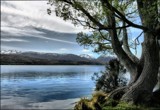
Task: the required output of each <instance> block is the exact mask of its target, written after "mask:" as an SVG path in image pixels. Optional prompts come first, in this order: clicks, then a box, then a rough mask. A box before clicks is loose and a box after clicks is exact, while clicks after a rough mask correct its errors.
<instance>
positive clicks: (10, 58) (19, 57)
mask: <svg viewBox="0 0 160 110" xmlns="http://www.w3.org/2000/svg"><path fill="white" fill-rule="evenodd" d="M112 58H113V57H104V56H103V57H99V58H97V59H95V58H92V57H90V56H89V55H84V54H83V55H80V56H78V55H74V54H58V53H39V52H17V51H13V50H12V51H3V52H1V65H23V64H24V65H103V64H105V63H106V62H108V61H109V60H110V59H112Z"/></svg>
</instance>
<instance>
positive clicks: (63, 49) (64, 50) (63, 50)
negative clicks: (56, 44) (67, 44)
mask: <svg viewBox="0 0 160 110" xmlns="http://www.w3.org/2000/svg"><path fill="white" fill-rule="evenodd" d="M60 51H62V52H66V51H68V49H66V48H61V49H60Z"/></svg>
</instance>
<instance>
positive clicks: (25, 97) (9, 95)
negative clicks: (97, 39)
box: [1, 65, 105, 109]
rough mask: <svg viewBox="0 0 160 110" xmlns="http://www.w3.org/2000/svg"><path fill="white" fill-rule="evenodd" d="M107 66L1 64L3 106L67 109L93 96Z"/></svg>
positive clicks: (3, 107)
mask: <svg viewBox="0 0 160 110" xmlns="http://www.w3.org/2000/svg"><path fill="white" fill-rule="evenodd" d="M104 70H105V67H104V66H20V65H17V66H7V65H3V66H1V108H2V109H7V108H9V109H27V108H29V109H30V108H32V109H44V108H45V109H67V108H72V107H73V106H74V103H75V102H76V101H77V100H79V98H81V97H89V96H90V95H91V93H92V92H93V91H94V87H95V83H94V81H92V80H91V76H93V74H94V73H95V72H100V71H104Z"/></svg>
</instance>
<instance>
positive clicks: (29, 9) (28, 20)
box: [1, 1, 83, 33]
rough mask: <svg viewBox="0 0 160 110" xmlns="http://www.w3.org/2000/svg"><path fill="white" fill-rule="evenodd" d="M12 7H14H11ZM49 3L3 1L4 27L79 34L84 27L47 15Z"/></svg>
mask: <svg viewBox="0 0 160 110" xmlns="http://www.w3.org/2000/svg"><path fill="white" fill-rule="evenodd" d="M10 5H12V6H14V7H10ZM47 8H49V5H47V1H3V2H2V5H1V16H2V17H1V18H2V22H3V23H2V26H10V25H12V26H13V27H17V26H18V27H25V26H35V27H38V28H45V29H51V30H54V31H59V32H68V33H73V32H79V30H83V28H82V27H79V28H76V27H74V26H73V24H71V23H70V22H65V21H63V20H62V19H61V18H59V17H56V16H55V14H54V13H53V14H52V15H48V14H47V11H46V10H47Z"/></svg>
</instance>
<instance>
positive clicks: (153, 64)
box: [122, 33, 159, 104]
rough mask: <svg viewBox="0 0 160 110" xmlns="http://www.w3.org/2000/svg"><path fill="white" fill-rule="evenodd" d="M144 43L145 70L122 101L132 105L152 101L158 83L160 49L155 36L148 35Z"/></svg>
mask: <svg viewBox="0 0 160 110" xmlns="http://www.w3.org/2000/svg"><path fill="white" fill-rule="evenodd" d="M145 37H147V38H146V39H147V40H145V42H144V46H143V50H144V54H145V56H144V60H145V61H144V68H143V70H142V73H141V75H140V76H139V78H138V80H137V81H136V82H135V83H134V84H133V85H132V86H131V87H130V88H129V91H128V92H127V93H126V94H124V95H123V97H122V100H123V101H127V102H131V103H134V104H136V103H145V102H148V101H150V99H151V97H152V91H153V88H154V87H155V85H156V83H157V75H158V68H159V52H158V51H159V48H158V44H157V42H156V40H155V39H154V36H153V35H152V34H150V33H146V35H145Z"/></svg>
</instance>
